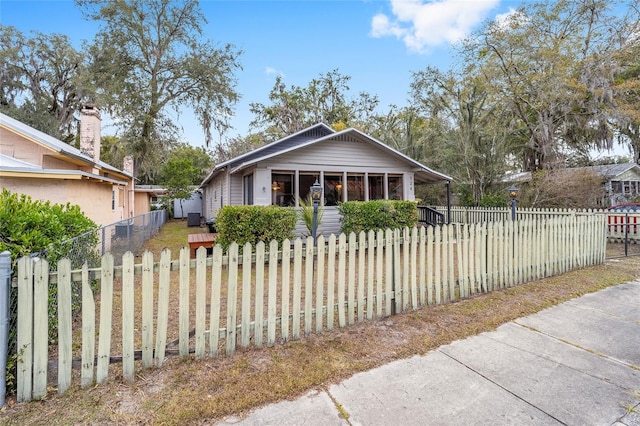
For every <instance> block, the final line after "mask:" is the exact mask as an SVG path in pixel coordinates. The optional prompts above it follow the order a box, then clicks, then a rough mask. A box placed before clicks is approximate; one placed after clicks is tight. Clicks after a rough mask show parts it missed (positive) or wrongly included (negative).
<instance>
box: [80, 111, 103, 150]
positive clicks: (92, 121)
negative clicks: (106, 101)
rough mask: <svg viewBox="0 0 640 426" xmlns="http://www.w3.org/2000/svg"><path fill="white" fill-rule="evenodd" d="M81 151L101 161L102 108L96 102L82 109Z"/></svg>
mask: <svg viewBox="0 0 640 426" xmlns="http://www.w3.org/2000/svg"><path fill="white" fill-rule="evenodd" d="M80 151H82V152H83V153H85V154H87V155H89V156H90V157H91V158H93V161H95V162H98V161H100V110H99V109H98V107H96V106H95V105H94V104H84V105H82V108H81V109H80Z"/></svg>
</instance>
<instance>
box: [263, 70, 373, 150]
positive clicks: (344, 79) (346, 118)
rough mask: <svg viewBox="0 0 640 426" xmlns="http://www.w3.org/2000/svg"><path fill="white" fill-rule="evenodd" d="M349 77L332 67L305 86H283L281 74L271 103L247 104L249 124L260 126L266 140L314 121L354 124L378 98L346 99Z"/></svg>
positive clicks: (364, 117) (369, 111)
mask: <svg viewBox="0 0 640 426" xmlns="http://www.w3.org/2000/svg"><path fill="white" fill-rule="evenodd" d="M350 79H351V77H350V76H346V75H343V74H341V73H340V71H339V70H337V69H335V70H333V71H331V72H328V73H326V74H324V73H321V74H320V76H319V77H318V78H315V79H313V80H311V82H309V85H308V86H307V87H298V86H295V85H292V86H291V87H290V88H287V86H286V84H285V83H284V82H283V81H282V77H281V76H277V77H276V81H275V84H274V86H273V88H272V89H271V92H270V93H269V100H270V101H271V104H268V105H267V104H261V103H257V102H254V103H251V104H250V111H251V112H252V113H253V114H254V115H255V119H254V120H253V121H252V122H251V126H253V127H254V128H259V129H264V133H265V136H266V137H267V140H268V141H274V140H277V139H279V138H282V137H283V136H286V135H290V134H292V133H295V132H298V131H300V130H302V129H304V128H306V127H309V126H311V125H313V124H317V123H325V124H327V125H329V126H333V125H338V126H346V127H358V124H359V123H361V122H366V121H367V119H368V118H369V117H370V116H371V115H372V114H373V113H374V110H375V109H376V107H377V106H378V103H379V101H378V97H377V96H375V95H370V94H369V93H366V92H361V93H359V94H358V95H357V96H356V97H355V98H353V99H349V98H348V92H349V85H348V83H349V80H350Z"/></svg>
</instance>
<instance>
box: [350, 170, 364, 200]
mask: <svg viewBox="0 0 640 426" xmlns="http://www.w3.org/2000/svg"><path fill="white" fill-rule="evenodd" d="M347 200H348V201H364V176H363V175H352V174H348V175H347Z"/></svg>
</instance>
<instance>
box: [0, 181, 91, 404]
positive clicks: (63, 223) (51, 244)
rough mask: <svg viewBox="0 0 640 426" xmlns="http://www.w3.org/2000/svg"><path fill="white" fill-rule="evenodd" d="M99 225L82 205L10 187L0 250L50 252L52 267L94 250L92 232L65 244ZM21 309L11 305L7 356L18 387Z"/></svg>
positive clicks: (52, 334)
mask: <svg viewBox="0 0 640 426" xmlns="http://www.w3.org/2000/svg"><path fill="white" fill-rule="evenodd" d="M96 228H97V225H96V224H95V223H94V222H93V221H92V220H91V219H89V218H88V217H86V216H85V215H84V214H83V213H82V211H81V210H80V207H78V206H75V205H71V204H69V203H67V204H66V205H60V204H51V203H50V202H48V201H46V202H43V201H38V200H32V199H31V197H29V196H27V195H17V194H13V193H11V192H10V191H8V190H7V189H3V190H2V192H1V193H0V252H2V251H5V250H8V251H9V252H10V253H11V259H12V261H15V260H16V259H18V258H20V257H22V256H28V255H30V254H32V253H41V254H42V255H44V256H46V258H47V260H48V261H49V264H50V267H53V268H55V267H56V263H57V261H58V260H60V259H62V258H63V257H70V255H72V254H73V253H72V251H77V252H79V253H84V254H85V256H86V255H89V254H91V253H92V252H93V249H94V248H95V244H96V242H97V238H96V237H95V235H93V234H88V237H87V238H83V241H82V243H81V245H80V246H79V245H78V243H77V242H76V243H75V244H70V243H66V244H61V243H62V242H64V241H67V240H69V239H71V238H73V237H76V236H78V235H81V234H85V233H87V232H89V231H92V230H94V229H96ZM57 289H58V287H57V285H51V286H50V287H49V326H50V327H49V340H50V341H55V339H56V337H57V334H56V333H57V323H58V314H57V303H56V300H57ZM72 290H73V293H74V298H73V299H72V303H73V308H74V311H77V310H78V308H79V302H80V300H79V299H80V293H79V289H72ZM17 295H18V293H17V292H16V291H12V292H11V304H12V306H16V305H17ZM16 316H17V310H16V309H11V318H10V320H9V321H10V326H9V342H10V343H9V354H8V355H9V356H8V359H7V370H6V374H7V388H8V390H9V391H10V392H11V391H14V390H15V369H16V361H17V348H16V343H15V341H16V321H17V318H16Z"/></svg>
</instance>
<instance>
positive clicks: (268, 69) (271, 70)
mask: <svg viewBox="0 0 640 426" xmlns="http://www.w3.org/2000/svg"><path fill="white" fill-rule="evenodd" d="M264 73H265V74H267V75H273V74H275V75H280V76H282V77H284V73H283V72H282V71H280V70H278V69H276V68H273V67H266V68H265V69H264Z"/></svg>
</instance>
